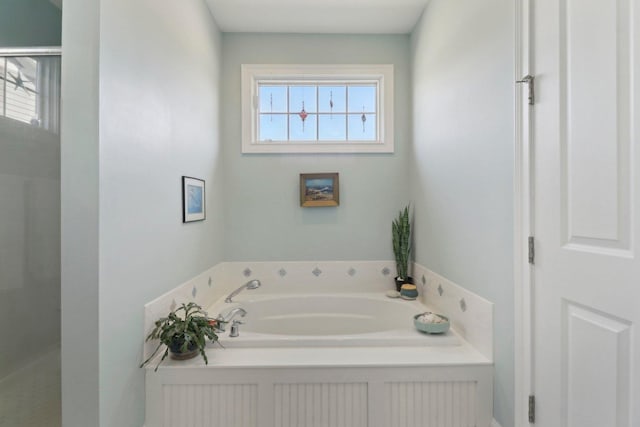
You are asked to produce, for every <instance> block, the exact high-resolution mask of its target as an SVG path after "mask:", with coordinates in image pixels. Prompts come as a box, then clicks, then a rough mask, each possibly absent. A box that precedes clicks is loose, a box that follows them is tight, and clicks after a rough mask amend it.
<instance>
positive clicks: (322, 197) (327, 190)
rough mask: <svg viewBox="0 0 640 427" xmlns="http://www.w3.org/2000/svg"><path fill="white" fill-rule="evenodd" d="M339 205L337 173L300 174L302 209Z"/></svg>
mask: <svg viewBox="0 0 640 427" xmlns="http://www.w3.org/2000/svg"><path fill="white" fill-rule="evenodd" d="M338 205H340V188H339V182H338V174H337V173H301V174H300V206H302V207H304V208H310V207H321V206H338Z"/></svg>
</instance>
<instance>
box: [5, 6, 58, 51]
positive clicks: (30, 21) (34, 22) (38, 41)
mask: <svg viewBox="0 0 640 427" xmlns="http://www.w3.org/2000/svg"><path fill="white" fill-rule="evenodd" d="M61 30H62V12H61V10H60V9H58V8H57V7H56V6H54V5H53V4H52V3H50V2H49V1H47V0H2V1H0V47H25V46H60V43H61V42H60V39H61Z"/></svg>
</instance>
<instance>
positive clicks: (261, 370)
mask: <svg viewBox="0 0 640 427" xmlns="http://www.w3.org/2000/svg"><path fill="white" fill-rule="evenodd" d="M394 271H395V268H394V265H393V262H392V261H380V262H377V261H374V262H360V261H359V262H322V263H320V262H318V263H315V262H294V263H276V262H274V263H223V264H219V265H217V266H216V267H215V268H213V269H212V270H210V271H208V272H205V273H203V274H202V275H200V276H199V277H198V278H196V279H194V281H193V282H187V283H185V284H183V285H182V286H181V287H179V288H178V289H176V290H175V292H173V293H172V292H170V293H168V294H166V295H165V296H163V297H162V298H159V299H158V300H156V301H155V302H154V303H153V304H151V306H150V307H149V305H148V307H146V309H148V310H149V311H148V312H147V314H148V316H147V317H146V319H147V321H148V322H151V323H150V324H146V325H145V328H150V327H152V325H153V321H155V318H153V316H152V314H151V313H152V310H153V312H154V313H158V312H160V313H161V315H165V314H166V311H165V312H162V310H164V309H165V308H170V307H171V305H172V304H176V303H179V302H181V300H180V299H181V298H186V299H187V300H193V299H195V300H196V302H198V303H199V304H200V305H202V306H203V307H208V310H209V314H210V315H212V316H215V315H217V314H218V312H220V311H225V312H226V311H228V310H229V309H231V308H234V307H238V306H240V307H244V308H245V309H247V311H248V314H247V316H246V318H245V319H241V320H247V322H246V324H244V325H241V326H240V336H239V337H238V338H229V337H228V332H226V333H225V334H221V342H222V343H224V344H225V345H226V346H227V348H225V349H222V348H220V347H218V346H214V347H211V346H210V347H209V348H208V349H207V355H208V357H209V364H208V365H205V364H204V361H202V360H201V359H200V358H196V359H192V360H188V361H173V360H165V362H163V364H162V365H161V366H160V368H159V369H158V372H153V366H155V365H154V364H151V365H150V367H148V368H147V370H146V393H147V405H146V426H147V427H160V426H171V427H181V426H185V427H187V426H200V425H206V426H211V427H218V426H219V427H223V426H230V425H233V426H234V427H320V426H348V427H390V426H393V427H442V426H447V427H489V426H490V425H491V421H492V414H491V411H492V407H493V402H492V399H493V397H492V396H493V363H492V358H491V355H492V352H491V349H492V342H491V339H492V323H491V321H492V304H491V303H489V302H487V301H486V300H483V299H482V298H479V297H477V296H476V295H474V294H472V293H470V292H467V291H466V290H464V289H462V288H460V287H459V286H456V285H455V284H453V283H451V282H449V281H447V280H446V279H444V278H442V277H440V276H437V275H436V274H435V273H433V272H430V271H429V270H427V269H425V268H423V267H421V266H418V265H416V266H415V267H414V277H415V278H416V281H417V282H418V283H417V284H418V291H419V292H420V294H421V295H420V299H419V300H418V301H404V300H392V299H388V298H386V297H385V296H384V293H385V292H386V291H387V290H389V289H393V287H394V284H393V276H394V274H393V272H394ZM208 274H211V275H212V284H211V285H209V284H208V283H207V282H208V277H207V275H208ZM251 279H259V280H260V281H261V282H262V286H261V287H260V288H259V289H255V290H246V291H244V292H242V293H241V294H240V295H238V296H237V297H236V298H234V303H230V304H226V303H223V299H224V297H225V296H226V295H227V294H228V293H229V292H231V291H232V290H233V289H236V288H237V287H238V286H240V285H242V284H244V283H246V282H247V281H249V280H251ZM194 289H195V292H194ZM201 291H203V292H201ZM189 295H191V299H190V298H189ZM422 302H426V303H427V305H424V304H422ZM159 307H160V308H159ZM328 308H331V310H328ZM388 309H389V310H388ZM428 309H431V311H435V312H438V313H442V314H444V315H446V316H448V317H449V318H450V319H451V321H452V329H451V330H450V332H449V333H447V334H445V335H442V336H428V335H423V334H421V333H420V332H418V331H416V330H415V329H414V328H413V323H412V321H413V319H412V316H413V314H417V313H419V312H423V311H425V310H428ZM282 311H284V312H282ZM281 312H282V313H281ZM252 316H254V317H252ZM405 317H406V320H405ZM334 320H335V323H332V322H333V321H334ZM346 322H350V324H349V327H341V326H342V325H343V324H344V323H346ZM376 322H378V323H377V324H376ZM252 323H253V326H252ZM476 323H477V324H476ZM372 325H374V326H375V327H374V326H372ZM485 327H486V329H487V330H485V331H483V330H482V329H483V328H485ZM323 328H324V329H323ZM372 328H373V329H372ZM378 328H380V329H381V330H379V331H378V330H376V329H378ZM228 329H229V328H228ZM147 330H148V329H147ZM276 332H278V333H276ZM301 334H302V335H301ZM233 340H237V341H233ZM285 343H286V345H285Z"/></svg>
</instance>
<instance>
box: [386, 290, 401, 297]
mask: <svg viewBox="0 0 640 427" xmlns="http://www.w3.org/2000/svg"><path fill="white" fill-rule="evenodd" d="M385 295H386V296H387V297H388V298H400V292H398V291H395V290H390V291H387V292H386V294H385Z"/></svg>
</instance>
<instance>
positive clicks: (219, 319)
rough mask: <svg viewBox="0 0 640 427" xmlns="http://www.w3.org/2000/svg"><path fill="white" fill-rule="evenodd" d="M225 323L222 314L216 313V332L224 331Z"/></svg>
mask: <svg viewBox="0 0 640 427" xmlns="http://www.w3.org/2000/svg"><path fill="white" fill-rule="evenodd" d="M226 323H227V322H226V321H225V320H224V317H222V314H218V317H216V332H224V331H225V324H226Z"/></svg>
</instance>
